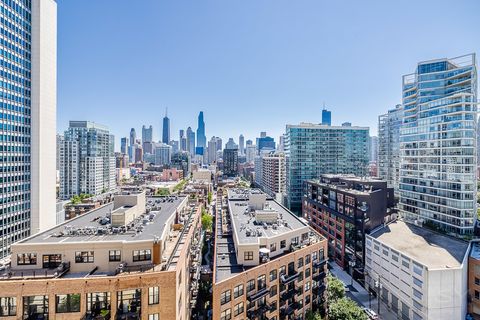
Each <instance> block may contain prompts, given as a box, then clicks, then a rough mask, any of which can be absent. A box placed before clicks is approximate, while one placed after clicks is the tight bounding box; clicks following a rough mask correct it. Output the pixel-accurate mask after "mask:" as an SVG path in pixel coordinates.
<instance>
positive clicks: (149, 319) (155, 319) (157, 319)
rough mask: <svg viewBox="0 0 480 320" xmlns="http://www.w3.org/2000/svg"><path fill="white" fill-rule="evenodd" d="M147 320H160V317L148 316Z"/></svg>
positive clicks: (156, 314) (157, 315)
mask: <svg viewBox="0 0 480 320" xmlns="http://www.w3.org/2000/svg"><path fill="white" fill-rule="evenodd" d="M148 320H160V315H159V314H158V313H154V314H149V315H148Z"/></svg>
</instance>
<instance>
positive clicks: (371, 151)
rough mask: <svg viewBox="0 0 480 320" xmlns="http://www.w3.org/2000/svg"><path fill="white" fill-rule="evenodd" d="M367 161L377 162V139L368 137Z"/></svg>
mask: <svg viewBox="0 0 480 320" xmlns="http://www.w3.org/2000/svg"><path fill="white" fill-rule="evenodd" d="M368 160H369V161H370V162H377V160H378V137H377V136H370V137H369V138H368Z"/></svg>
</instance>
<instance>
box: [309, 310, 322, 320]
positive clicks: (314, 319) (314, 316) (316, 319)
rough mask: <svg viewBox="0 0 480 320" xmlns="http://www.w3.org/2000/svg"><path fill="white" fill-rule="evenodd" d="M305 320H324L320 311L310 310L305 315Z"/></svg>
mask: <svg viewBox="0 0 480 320" xmlns="http://www.w3.org/2000/svg"><path fill="white" fill-rule="evenodd" d="M305 320H322V316H321V315H320V313H319V312H318V311H312V310H308V311H307V314H306V315H305Z"/></svg>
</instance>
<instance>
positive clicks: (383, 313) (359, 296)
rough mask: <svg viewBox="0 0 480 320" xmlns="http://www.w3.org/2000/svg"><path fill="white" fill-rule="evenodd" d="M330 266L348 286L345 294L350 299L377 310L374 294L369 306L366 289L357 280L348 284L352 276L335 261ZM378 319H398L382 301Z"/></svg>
mask: <svg viewBox="0 0 480 320" xmlns="http://www.w3.org/2000/svg"><path fill="white" fill-rule="evenodd" d="M330 266H331V267H332V268H331V269H330V272H331V273H332V274H333V275H334V276H335V277H337V278H338V279H340V280H341V281H342V282H343V283H344V284H345V285H346V286H347V287H348V288H349V292H347V296H348V297H350V298H351V299H353V300H355V301H356V302H357V303H358V304H360V305H361V306H364V307H366V308H370V309H372V310H373V311H375V312H377V310H378V305H377V303H378V302H377V299H376V298H375V297H374V296H371V307H370V302H369V295H368V291H367V290H365V288H364V287H363V286H362V285H361V284H360V283H358V282H357V281H355V280H354V281H353V287H352V286H351V285H350V284H351V283H352V278H351V277H350V275H349V274H348V273H346V272H345V271H343V270H342V268H340V267H339V266H338V265H337V264H336V263H335V262H331V263H330ZM379 316H380V319H382V320H395V319H398V318H397V316H396V315H395V314H394V313H392V312H391V311H390V310H388V309H387V306H386V305H385V303H384V302H381V304H380V315H379Z"/></svg>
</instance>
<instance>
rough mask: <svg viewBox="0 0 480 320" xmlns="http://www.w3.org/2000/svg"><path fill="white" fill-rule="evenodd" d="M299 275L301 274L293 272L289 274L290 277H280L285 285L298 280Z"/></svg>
mask: <svg viewBox="0 0 480 320" xmlns="http://www.w3.org/2000/svg"><path fill="white" fill-rule="evenodd" d="M299 275H300V274H299V273H298V271H295V270H293V271H292V272H289V274H288V275H285V274H282V275H281V276H280V280H281V281H282V283H283V284H287V283H289V282H292V281H293V280H295V279H297V278H298V276H299Z"/></svg>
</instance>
